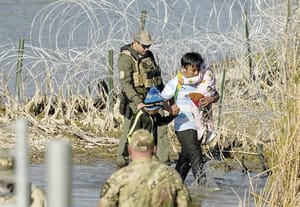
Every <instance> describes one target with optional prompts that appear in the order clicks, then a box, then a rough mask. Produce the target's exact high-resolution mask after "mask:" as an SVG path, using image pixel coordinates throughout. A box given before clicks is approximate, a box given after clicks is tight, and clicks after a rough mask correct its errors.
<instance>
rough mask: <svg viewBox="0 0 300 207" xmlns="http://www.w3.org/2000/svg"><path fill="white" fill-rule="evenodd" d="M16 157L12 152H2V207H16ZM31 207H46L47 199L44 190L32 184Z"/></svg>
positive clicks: (0, 170) (0, 196)
mask: <svg viewBox="0 0 300 207" xmlns="http://www.w3.org/2000/svg"><path fill="white" fill-rule="evenodd" d="M14 171H15V170H14V156H13V153H12V150H0V206H3V207H5V206H15V205H16V199H17V197H16V194H15V190H16V189H15V187H16V186H15V182H14V180H15V178H14V177H15V176H14ZM29 192H30V195H31V196H30V198H29V202H30V207H46V206H47V204H46V197H45V193H44V191H43V190H42V189H40V188H38V187H37V186H35V185H33V184H30V189H29Z"/></svg>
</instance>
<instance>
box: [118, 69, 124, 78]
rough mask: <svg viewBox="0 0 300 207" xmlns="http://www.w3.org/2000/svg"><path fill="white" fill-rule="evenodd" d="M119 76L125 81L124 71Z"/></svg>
mask: <svg viewBox="0 0 300 207" xmlns="http://www.w3.org/2000/svg"><path fill="white" fill-rule="evenodd" d="M119 76H120V79H124V78H125V73H124V71H123V70H122V71H120V74H119Z"/></svg>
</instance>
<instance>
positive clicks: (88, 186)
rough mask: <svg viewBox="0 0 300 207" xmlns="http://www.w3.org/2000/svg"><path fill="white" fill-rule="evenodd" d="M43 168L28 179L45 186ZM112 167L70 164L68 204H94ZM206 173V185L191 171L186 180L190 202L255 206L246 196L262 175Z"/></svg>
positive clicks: (227, 206)
mask: <svg viewBox="0 0 300 207" xmlns="http://www.w3.org/2000/svg"><path fill="white" fill-rule="evenodd" d="M46 170H47V169H46V165H45V164H34V165H31V166H30V179H31V181H32V182H33V183H35V184H37V185H38V186H41V187H42V188H44V189H46V187H47V183H46V182H47V180H46V176H47V174H46V173H47V171H46ZM116 170H117V166H116V165H115V163H113V162H112V161H111V160H106V159H100V160H96V161H95V162H94V163H93V164H89V165H77V164H76V165H73V173H72V189H73V191H72V203H73V205H72V206H73V207H91V206H96V204H97V202H98V199H99V193H100V189H101V187H102V186H103V184H104V182H105V180H106V179H107V178H108V177H109V176H110V175H111V174H112V173H113V172H114V171H116ZM206 172H207V174H208V179H209V180H210V181H211V184H210V185H209V186H196V185H194V184H193V181H194V178H193V176H192V174H191V173H189V175H188V177H187V179H186V185H187V186H188V189H189V191H190V193H191V196H192V199H193V201H195V202H196V203H199V204H201V206H202V207H215V206H222V207H241V206H249V207H251V206H255V205H254V202H253V199H252V197H251V196H250V195H252V193H253V191H254V192H259V191H260V190H261V189H262V188H263V187H264V185H265V182H266V177H262V178H261V177H255V174H254V173H250V174H244V173H242V172H240V171H229V172H224V171H219V170H215V169H212V168H210V167H208V168H206ZM249 178H251V179H249ZM212 183H214V185H212Z"/></svg>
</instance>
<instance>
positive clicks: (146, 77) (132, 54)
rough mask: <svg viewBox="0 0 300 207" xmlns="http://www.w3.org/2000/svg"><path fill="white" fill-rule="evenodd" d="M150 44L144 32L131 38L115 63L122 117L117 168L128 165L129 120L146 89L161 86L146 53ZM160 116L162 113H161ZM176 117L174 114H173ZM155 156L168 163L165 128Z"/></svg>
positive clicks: (159, 75) (137, 108) (153, 62)
mask: <svg viewBox="0 0 300 207" xmlns="http://www.w3.org/2000/svg"><path fill="white" fill-rule="evenodd" d="M152 44H153V41H152V40H151V36H150V34H149V33H148V32H146V31H141V32H138V33H137V34H135V36H134V38H133V42H132V43H131V44H128V45H125V46H123V47H122V48H121V52H120V55H119V59H118V68H119V73H120V74H119V75H120V83H121V89H122V94H123V96H122V100H121V104H120V113H121V114H122V115H123V116H124V128H123V134H122V137H121V139H120V142H119V147H118V155H117V164H118V165H119V167H122V166H125V165H127V164H128V162H129V156H128V151H127V144H128V142H127V134H128V131H129V125H130V122H131V119H133V117H134V115H135V114H136V113H137V112H138V110H139V109H141V108H143V107H144V103H143V100H144V99H145V96H146V94H147V92H148V90H149V88H150V87H152V86H155V87H157V88H158V89H159V90H160V91H161V90H162V89H163V87H164V85H163V82H162V78H161V70H160V68H159V66H158V65H157V64H156V62H155V59H154V56H153V54H152V52H151V51H150V50H149V48H150V46H151V45H152ZM161 113H163V112H161ZM174 113H176V112H174ZM157 146H158V152H157V157H158V159H159V161H161V162H162V163H165V162H167V161H168V153H169V151H168V136H167V126H160V127H159V128H158V143H157Z"/></svg>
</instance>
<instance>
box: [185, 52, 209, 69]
mask: <svg viewBox="0 0 300 207" xmlns="http://www.w3.org/2000/svg"><path fill="white" fill-rule="evenodd" d="M203 62H204V60H203V58H202V56H201V55H200V54H199V53H197V52H188V53H185V54H184V55H183V56H182V58H181V66H182V67H183V68H186V67H187V66H188V65H192V66H194V67H196V68H197V69H199V70H200V68H201V67H200V66H201V64H202V63H203Z"/></svg>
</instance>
